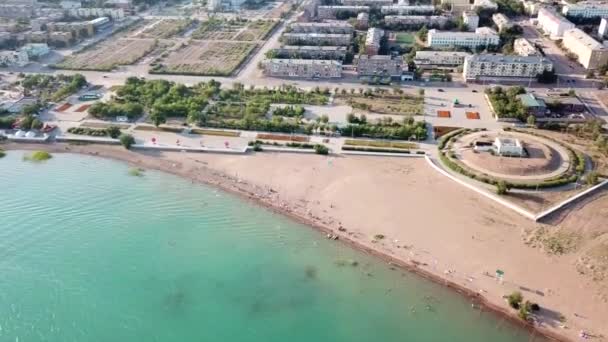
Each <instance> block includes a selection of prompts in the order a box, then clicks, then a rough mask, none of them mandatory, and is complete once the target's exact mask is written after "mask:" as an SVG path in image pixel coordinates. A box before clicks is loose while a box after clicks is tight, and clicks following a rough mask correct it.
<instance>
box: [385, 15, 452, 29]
mask: <svg viewBox="0 0 608 342" xmlns="http://www.w3.org/2000/svg"><path fill="white" fill-rule="evenodd" d="M449 20H450V18H448V17H446V16H443V15H387V16H385V17H384V23H385V24H386V25H389V26H392V25H419V24H426V25H428V26H440V27H443V26H444V25H446V24H447V23H448V21H449Z"/></svg>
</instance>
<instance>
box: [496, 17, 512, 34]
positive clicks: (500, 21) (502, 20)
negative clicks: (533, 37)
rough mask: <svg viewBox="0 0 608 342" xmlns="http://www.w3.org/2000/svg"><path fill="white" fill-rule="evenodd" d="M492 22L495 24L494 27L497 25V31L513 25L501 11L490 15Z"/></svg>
mask: <svg viewBox="0 0 608 342" xmlns="http://www.w3.org/2000/svg"><path fill="white" fill-rule="evenodd" d="M492 22H494V25H496V27H498V30H499V31H504V30H507V29H509V28H511V27H513V24H512V23H511V20H509V18H507V16H506V15H504V14H502V13H494V14H493V15H492Z"/></svg>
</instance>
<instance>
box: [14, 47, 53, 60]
mask: <svg viewBox="0 0 608 342" xmlns="http://www.w3.org/2000/svg"><path fill="white" fill-rule="evenodd" d="M20 51H25V53H27V57H28V58H29V59H36V58H39V57H42V56H44V55H46V54H48V53H49V52H51V49H49V46H48V45H47V44H26V45H24V46H23V47H21V49H20Z"/></svg>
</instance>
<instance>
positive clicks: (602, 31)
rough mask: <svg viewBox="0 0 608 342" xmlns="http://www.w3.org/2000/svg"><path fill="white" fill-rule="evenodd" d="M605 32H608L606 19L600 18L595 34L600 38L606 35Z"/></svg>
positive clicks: (607, 20)
mask: <svg viewBox="0 0 608 342" xmlns="http://www.w3.org/2000/svg"><path fill="white" fill-rule="evenodd" d="M607 33H608V19H606V18H602V21H601V22H600V27H599V28H598V29H597V34H598V35H599V36H600V37H601V38H603V37H606V34H607Z"/></svg>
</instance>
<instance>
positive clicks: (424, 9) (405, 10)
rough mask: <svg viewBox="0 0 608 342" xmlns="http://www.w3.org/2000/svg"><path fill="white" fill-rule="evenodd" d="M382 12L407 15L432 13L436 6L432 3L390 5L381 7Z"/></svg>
mask: <svg viewBox="0 0 608 342" xmlns="http://www.w3.org/2000/svg"><path fill="white" fill-rule="evenodd" d="M380 12H382V14H387V15H407V14H432V13H434V12H435V6H432V5H419V6H410V5H390V6H382V7H381V8H380Z"/></svg>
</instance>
